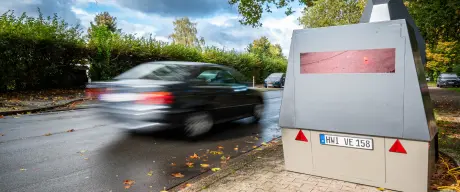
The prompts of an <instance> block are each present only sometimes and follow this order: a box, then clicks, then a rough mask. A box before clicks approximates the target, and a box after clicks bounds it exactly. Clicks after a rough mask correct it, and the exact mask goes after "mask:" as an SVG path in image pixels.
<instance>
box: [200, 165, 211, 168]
mask: <svg viewBox="0 0 460 192" xmlns="http://www.w3.org/2000/svg"><path fill="white" fill-rule="evenodd" d="M200 166H201V167H203V168H207V167H209V164H200Z"/></svg>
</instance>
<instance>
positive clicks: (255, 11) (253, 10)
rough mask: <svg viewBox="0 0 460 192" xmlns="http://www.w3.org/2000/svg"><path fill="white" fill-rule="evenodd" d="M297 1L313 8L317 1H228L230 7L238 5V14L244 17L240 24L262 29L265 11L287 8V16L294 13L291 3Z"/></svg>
mask: <svg viewBox="0 0 460 192" xmlns="http://www.w3.org/2000/svg"><path fill="white" fill-rule="evenodd" d="M295 1H297V2H298V3H299V4H300V5H304V6H312V5H313V2H315V1H316V0H228V3H229V4H230V5H235V4H238V12H239V13H240V15H242V16H243V18H242V19H240V20H239V22H240V23H241V24H242V25H250V26H252V27H260V26H262V23H261V22H260V19H261V18H262V13H263V12H264V10H265V11H266V12H268V13H271V10H272V8H273V7H275V8H276V9H281V8H287V9H286V11H285V14H286V15H291V14H292V13H294V11H293V10H292V6H290V4H291V3H293V2H295Z"/></svg>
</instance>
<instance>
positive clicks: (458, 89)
mask: <svg viewBox="0 0 460 192" xmlns="http://www.w3.org/2000/svg"><path fill="white" fill-rule="evenodd" d="M447 89H448V90H451V91H456V92H460V87H449V88H447Z"/></svg>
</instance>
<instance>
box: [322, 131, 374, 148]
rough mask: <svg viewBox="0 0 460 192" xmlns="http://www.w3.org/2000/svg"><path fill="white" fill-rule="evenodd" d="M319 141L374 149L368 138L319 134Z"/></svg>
mask: <svg viewBox="0 0 460 192" xmlns="http://www.w3.org/2000/svg"><path fill="white" fill-rule="evenodd" d="M319 142H320V144H322V145H334V146H341V147H349V148H357V149H367V150H374V142H373V140H372V139H368V138H356V137H343V136H336V135H326V134H319Z"/></svg>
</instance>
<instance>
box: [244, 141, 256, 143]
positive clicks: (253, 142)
mask: <svg viewBox="0 0 460 192" xmlns="http://www.w3.org/2000/svg"><path fill="white" fill-rule="evenodd" d="M245 143H254V142H252V141H245Z"/></svg>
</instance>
